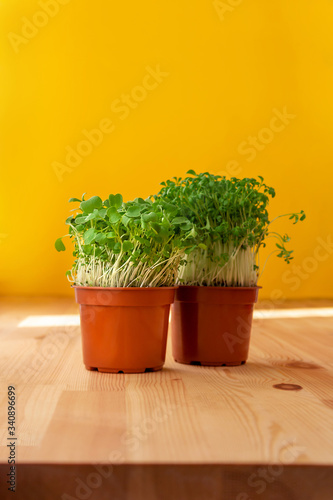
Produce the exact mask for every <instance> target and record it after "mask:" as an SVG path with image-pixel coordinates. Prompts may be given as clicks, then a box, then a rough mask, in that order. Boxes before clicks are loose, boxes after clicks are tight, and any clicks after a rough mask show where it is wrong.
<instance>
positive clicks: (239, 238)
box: [155, 170, 305, 366]
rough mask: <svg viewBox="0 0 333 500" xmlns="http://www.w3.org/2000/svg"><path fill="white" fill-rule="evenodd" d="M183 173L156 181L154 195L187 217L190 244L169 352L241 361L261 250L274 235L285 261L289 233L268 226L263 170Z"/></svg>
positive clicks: (269, 193) (296, 216)
mask: <svg viewBox="0 0 333 500" xmlns="http://www.w3.org/2000/svg"><path fill="white" fill-rule="evenodd" d="M187 173H188V174H189V176H188V177H186V178H185V179H182V178H173V179H172V180H168V181H166V182H164V183H162V189H161V191H160V192H159V193H158V195H156V197H155V199H161V200H164V202H165V203H168V204H171V205H177V206H178V207H179V213H180V214H181V216H184V217H186V219H187V220H189V221H190V222H191V223H192V224H193V229H192V241H194V244H193V246H192V247H191V248H188V249H187V250H186V254H187V255H186V259H184V261H183V263H182V265H181V266H180V268H179V272H178V277H177V283H178V284H179V285H180V286H179V288H178V289H177V291H176V300H175V303H174V305H173V306H172V312H171V334H172V351H173V356H174V358H175V360H176V361H178V362H180V363H186V364H199V365H208V366H209V365H210V366H222V365H226V366H233V365H240V364H243V363H245V362H246V360H247V358H248V351H249V343H250V334H251V326H252V316H253V307H254V304H255V303H256V302H257V298H258V291H259V288H260V287H259V286H258V285H257V281H258V277H259V250H260V248H261V247H264V246H265V245H266V240H267V238H270V237H272V238H276V240H277V242H276V246H277V249H276V253H277V255H278V257H281V258H283V259H284V260H285V261H286V262H287V263H289V262H290V260H291V259H292V250H287V249H286V247H285V243H286V242H288V241H289V239H290V238H289V237H288V235H284V236H281V235H280V234H278V233H276V232H273V231H271V223H272V222H273V221H272V222H270V221H269V217H268V211H267V205H268V202H269V198H270V197H272V198H273V197H274V196H275V191H274V189H273V188H271V187H268V186H266V185H265V184H264V182H263V178H262V177H260V176H259V178H258V180H257V179H249V178H245V179H236V178H232V179H226V178H225V177H220V176H214V175H212V174H210V173H208V172H205V173H201V174H196V173H195V172H194V171H193V170H190V171H189V172H187ZM285 216H288V217H289V219H291V220H292V221H293V222H294V223H296V222H298V220H304V218H305V214H304V212H303V211H301V212H299V213H291V214H286V215H285ZM279 217H283V216H279ZM277 218H278V217H276V219H277ZM274 220H275V219H274ZM272 253H274V252H272ZM264 267H265V266H264Z"/></svg>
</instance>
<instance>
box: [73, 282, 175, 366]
mask: <svg viewBox="0 0 333 500" xmlns="http://www.w3.org/2000/svg"><path fill="white" fill-rule="evenodd" d="M74 288H75V298H76V301H77V302H78V303H79V304H80V318H81V334H82V348H83V362H84V364H85V366H86V368H87V369H88V370H98V371H100V372H111V373H118V372H124V373H140V372H145V371H156V370H160V369H161V368H162V367H163V365H164V361H165V350H166V340H167V332H168V320H169V311H170V304H171V303H172V302H173V300H174V295H175V290H176V287H160V288H102V287H101V288H100V287H80V286H74Z"/></svg>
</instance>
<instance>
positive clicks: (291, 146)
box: [0, 0, 333, 298]
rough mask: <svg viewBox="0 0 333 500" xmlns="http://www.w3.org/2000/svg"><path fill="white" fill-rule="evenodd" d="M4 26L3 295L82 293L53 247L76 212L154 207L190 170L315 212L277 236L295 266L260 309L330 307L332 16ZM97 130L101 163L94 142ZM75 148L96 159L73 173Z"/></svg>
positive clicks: (81, 3)
mask: <svg viewBox="0 0 333 500" xmlns="http://www.w3.org/2000/svg"><path fill="white" fill-rule="evenodd" d="M42 5H44V9H46V10H47V11H48V14H45V13H44V14H43V13H41V12H43V8H42ZM0 11H1V21H0V22H1V40H2V42H1V46H2V49H1V50H2V54H1V80H0V81H1V86H2V89H1V98H0V99H1V102H0V109H1V125H0V126H1V142H2V147H1V196H0V214H1V220H0V252H1V273H0V293H1V294H20V295H22V294H29V295H30V294H70V293H71V291H70V288H69V285H68V283H67V281H66V278H65V271H66V270H67V269H68V268H69V267H70V265H71V252H67V253H66V254H64V253H62V254H58V253H57V252H56V251H55V250H54V247H53V244H54V240H55V239H56V237H58V236H60V235H62V234H65V231H66V226H65V225H64V220H65V218H66V216H67V214H68V210H69V208H71V207H70V206H69V205H68V204H67V200H68V198H69V197H71V196H80V195H81V194H82V193H83V192H85V191H87V192H88V195H90V196H91V195H94V194H99V195H100V196H102V197H106V196H107V195H108V194H109V193H117V192H121V193H122V194H123V195H124V198H125V199H130V198H132V197H135V196H137V195H139V196H142V197H145V196H147V195H148V194H149V193H152V192H155V191H156V190H157V189H158V183H159V182H160V181H162V180H163V179H165V178H168V177H171V176H173V175H180V176H181V175H184V173H185V172H186V170H188V169H189V168H193V169H195V170H197V171H205V170H209V171H211V172H215V173H222V172H226V173H227V174H228V175H234V174H236V175H237V176H238V177H245V176H256V175H263V176H264V177H265V181H266V182H267V183H268V184H270V185H273V186H274V187H275V188H276V191H277V197H276V198H275V199H274V200H273V202H272V204H271V214H272V216H274V215H276V214H278V213H281V212H282V213H283V212H289V211H291V210H295V211H297V210H300V209H304V210H305V211H306V212H307V220H306V221H305V222H304V223H302V224H299V225H297V226H291V225H289V222H288V221H286V222H285V223H283V224H282V223H280V224H279V225H278V226H277V229H280V230H281V231H283V232H288V233H289V234H290V235H291V236H292V237H293V241H292V248H294V250H295V260H294V264H293V265H290V266H286V265H285V264H283V263H282V262H280V261H279V260H278V259H276V258H273V259H272V260H271V261H270V262H269V264H268V266H267V268H266V270H265V274H264V276H263V279H262V280H261V284H262V285H263V287H264V288H263V290H262V297H271V298H274V290H278V291H279V292H277V294H279V293H280V295H282V296H283V297H294V298H296V297H328V296H330V297H333V287H332V267H333V265H332V263H333V246H332V244H331V246H329V245H328V246H327V239H328V238H331V239H332V241H333V236H332V219H331V217H332V208H333V207H332V199H333V196H332V181H333V174H332V170H333V168H332V167H333V165H332V157H333V153H332V115H333V99H332V89H333V35H332V25H333V3H332V2H331V1H328V0H318V1H316V2H313V1H304V0H294V1H290V0H279V1H267V0H243V1H241V0H225V1H224V2H223V1H220V2H213V1H212V0H208V1H200V2H199V1H193V0H169V1H167V2H164V1H156V0H142V1H140V2H138V1H129V2H128V1H126V2H125V1H119V2H118V1H117V2H115V1H106V0H94V1H93V2H91V1H90V0H44V2H43V0H40V1H36V0H10V1H7V2H1V7H0ZM44 12H45V10H44ZM31 22H33V23H34V24H33V25H32V24H31ZM36 24H37V25H38V27H37V28H36V26H34V25H36ZM156 68H157V69H158V68H159V71H160V76H155V77H153V76H152V75H151V73H152V72H154V71H156ZM142 85H144V86H145V88H142V87H141V88H136V87H138V86H139V87H140V86H142ZM129 94H131V97H130V100H129V101H127V102H128V104H121V103H120V101H121V100H125V101H126V99H127V98H128V97H127V96H128V95H129ZM283 110H285V111H286V113H287V115H289V118H288V117H287V118H284V119H283V120H284V122H285V123H283V122H282V121H281V120H278V119H277V120H275V119H274V116H277V115H278V114H279V113H283ZM111 122H112V123H111ZM100 126H101V127H102V129H103V132H100V133H99V134H96V136H94V138H95V140H97V142H100V144H99V145H96V146H90V149H91V151H89V144H88V146H87V144H86V143H83V144H82V143H81V141H82V140H85V136H84V132H83V131H84V130H87V131H90V130H91V129H96V127H100ZM267 128H268V129H270V130H267ZM251 137H252V138H253V137H259V142H257V143H256V144H257V146H256V147H257V148H258V149H260V150H258V149H257V150H256V149H253V146H250V145H249V141H250V142H251V141H252V140H253V139H251ZM85 147H86V148H87V147H88V149H84V148H85ZM66 148H67V149H66ZM68 148H74V149H75V148H79V150H80V151H81V152H82V153H83V154H86V156H85V157H83V158H81V161H80V158H79V157H76V161H75V160H74V159H73V158H67V163H66V151H67V152H68V150H69V149H68ZM250 148H251V149H250ZM88 153H89V154H88ZM55 162H58V163H55ZM73 162H74V163H73ZM75 162H76V163H77V166H74V165H75ZM60 164H62V166H61V165H60ZM318 238H321V240H318ZM323 241H324V243H323ZM325 242H326V247H325ZM294 266H298V267H294ZM286 273H287V274H286ZM297 275H299V276H297ZM272 294H273V295H272Z"/></svg>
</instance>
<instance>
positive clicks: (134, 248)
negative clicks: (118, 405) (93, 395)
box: [55, 194, 193, 373]
mask: <svg viewBox="0 0 333 500" xmlns="http://www.w3.org/2000/svg"><path fill="white" fill-rule="evenodd" d="M69 201H70V202H78V203H79V207H78V209H77V210H74V213H73V215H71V216H70V217H68V219H67V220H66V223H67V224H68V226H69V232H68V235H66V236H69V237H70V238H71V239H72V240H73V241H74V256H75V262H74V264H73V267H72V269H71V270H70V271H68V272H67V275H68V278H69V280H70V281H71V282H72V283H73V287H74V289H75V297H76V301H77V302H78V303H79V304H80V319H81V334H82V348H83V361H84V364H85V366H86V368H87V369H88V370H98V371H100V372H113V373H118V372H123V373H139V372H145V371H156V370H159V369H161V368H162V366H163V364H164V361H165V350H166V340H167V331H168V318H169V310H170V304H171V303H172V302H173V300H174V294H175V290H176V287H175V281H176V278H177V273H178V267H179V264H180V262H181V260H182V258H183V257H184V251H185V249H186V247H187V246H188V243H187V241H190V240H191V234H193V228H192V224H191V223H190V222H189V221H187V222H184V221H183V222H182V223H179V217H178V219H177V212H178V207H175V206H169V205H168V204H165V203H163V201H162V200H161V201H160V200H151V199H148V200H143V199H142V198H136V199H135V200H134V201H130V202H127V203H124V202H123V199H122V196H121V195H120V194H116V195H110V196H109V197H108V198H107V199H106V200H105V201H102V199H101V198H100V197H99V196H93V197H92V198H90V199H88V200H85V199H84V196H83V197H82V199H78V198H71V199H70V200H69ZM55 247H56V249H57V250H58V251H63V250H65V245H64V243H63V241H62V238H59V239H58V240H57V241H56V243H55Z"/></svg>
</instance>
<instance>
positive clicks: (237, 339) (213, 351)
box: [171, 286, 260, 366]
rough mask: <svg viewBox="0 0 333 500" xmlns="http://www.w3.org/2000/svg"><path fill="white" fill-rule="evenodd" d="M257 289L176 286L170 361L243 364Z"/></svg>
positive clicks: (246, 353) (245, 357) (220, 364)
mask: <svg viewBox="0 0 333 500" xmlns="http://www.w3.org/2000/svg"><path fill="white" fill-rule="evenodd" d="M259 288H260V287H205V286H180V287H179V288H178V290H177V292H176V300H175V303H174V305H173V306H172V314H171V332H172V353H173V357H174V359H175V360H176V361H178V363H186V364H197V365H208V366H223V365H226V366H233V365H241V364H243V363H245V361H246V360H247V357H248V351H249V343H250V334H251V326H252V316H253V305H254V303H255V302H257V299H258V290H259Z"/></svg>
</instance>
